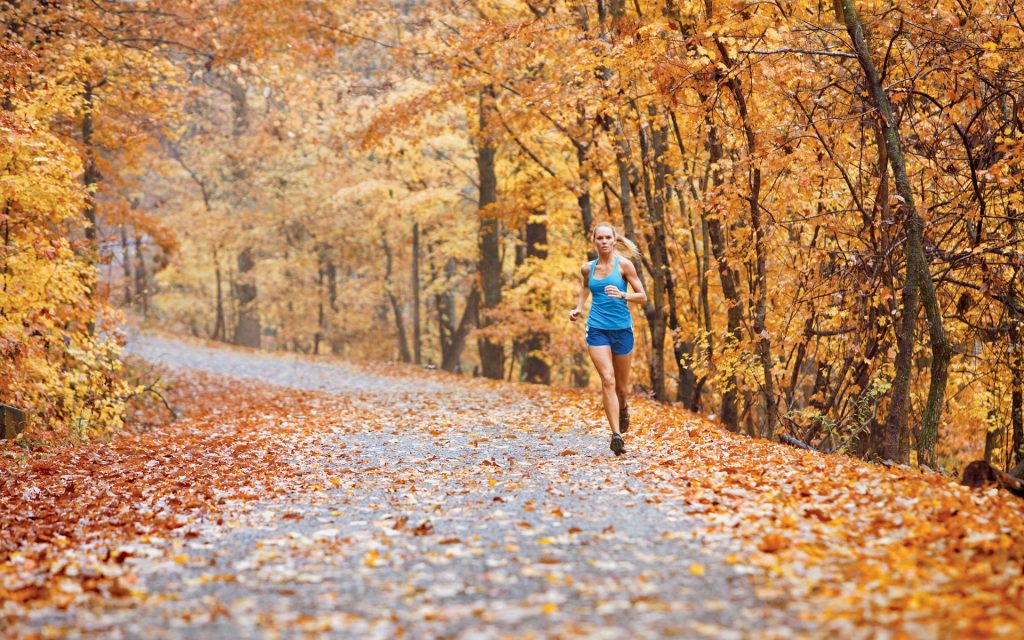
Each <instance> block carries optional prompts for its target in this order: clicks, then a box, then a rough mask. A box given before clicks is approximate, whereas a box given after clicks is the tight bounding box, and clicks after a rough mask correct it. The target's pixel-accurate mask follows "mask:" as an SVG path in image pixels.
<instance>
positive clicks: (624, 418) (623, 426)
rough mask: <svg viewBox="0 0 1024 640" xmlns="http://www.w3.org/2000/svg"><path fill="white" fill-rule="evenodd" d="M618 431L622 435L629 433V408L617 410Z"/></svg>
mask: <svg viewBox="0 0 1024 640" xmlns="http://www.w3.org/2000/svg"><path fill="white" fill-rule="evenodd" d="M619 431H620V432H622V433H626V432H627V431H629V408H627V407H622V408H621V409H619Z"/></svg>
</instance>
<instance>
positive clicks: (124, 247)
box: [121, 224, 132, 307]
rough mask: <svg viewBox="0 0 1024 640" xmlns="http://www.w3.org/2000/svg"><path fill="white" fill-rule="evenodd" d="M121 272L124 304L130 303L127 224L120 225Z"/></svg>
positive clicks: (130, 285) (130, 277)
mask: <svg viewBox="0 0 1024 640" xmlns="http://www.w3.org/2000/svg"><path fill="white" fill-rule="evenodd" d="M121 272H122V274H123V276H124V287H123V291H124V306H125V307H129V306H131V304H132V254H131V250H130V249H129V248H128V225H125V224H122V225H121Z"/></svg>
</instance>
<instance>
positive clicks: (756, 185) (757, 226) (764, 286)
mask: <svg viewBox="0 0 1024 640" xmlns="http://www.w3.org/2000/svg"><path fill="white" fill-rule="evenodd" d="M715 43H716V45H717V46H718V50H719V52H720V53H721V55H722V57H723V59H725V60H726V61H727V64H728V65H729V67H730V68H731V67H732V61H731V60H729V52H728V50H727V49H726V47H725V46H724V45H723V44H722V43H721V42H720V41H719V40H718V39H717V38H716V39H715ZM728 85H729V91H730V93H731V94H732V97H733V100H734V101H735V102H736V109H737V111H738V112H739V116H740V122H741V123H742V125H743V133H744V137H745V138H746V143H747V161H748V162H749V163H750V169H749V171H750V183H749V185H748V186H749V188H750V193H749V194H748V196H747V202H748V204H749V206H750V224H751V226H753V228H754V255H755V260H754V264H755V267H754V273H755V290H754V292H753V294H754V317H753V325H754V336H753V337H754V340H755V341H756V344H757V347H756V350H757V355H758V358H759V359H760V361H761V373H762V376H763V378H764V380H763V382H762V387H761V391H762V397H763V398H764V422H763V424H762V426H761V434H760V435H761V437H763V438H767V439H769V440H771V439H773V438H774V436H775V420H776V409H775V405H776V399H775V381H774V378H773V373H772V369H773V367H772V350H771V336H770V335H769V334H768V330H767V328H766V326H765V320H766V317H767V313H768V267H767V259H768V255H767V254H768V246H767V234H766V231H765V228H764V223H763V221H762V219H761V168H760V167H759V166H758V164H757V158H756V154H757V136H756V134H755V133H754V129H753V127H752V126H751V124H750V118H749V116H748V113H747V101H746V97H745V96H744V95H743V88H742V86H741V85H740V81H739V79H738V78H737V77H736V76H735V75H730V76H729V79H728Z"/></svg>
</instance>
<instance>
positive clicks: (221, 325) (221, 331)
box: [210, 249, 227, 342]
mask: <svg viewBox="0 0 1024 640" xmlns="http://www.w3.org/2000/svg"><path fill="white" fill-rule="evenodd" d="M213 275H214V278H215V279H216V284H217V301H216V311H215V314H216V316H215V318H214V323H213V335H212V336H210V337H211V338H212V339H213V340H220V341H221V342H226V341H227V322H226V319H225V317H224V291H223V286H222V284H221V280H222V278H221V275H220V257H219V256H218V255H217V250H216V249H214V251H213Z"/></svg>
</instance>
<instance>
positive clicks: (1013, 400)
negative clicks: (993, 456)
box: [1006, 318, 1024, 467]
mask: <svg viewBox="0 0 1024 640" xmlns="http://www.w3.org/2000/svg"><path fill="white" fill-rule="evenodd" d="M1010 322H1011V323H1012V325H1011V329H1010V428H1011V430H1012V434H1013V440H1012V443H1011V449H1010V454H1009V455H1008V456H1006V459H1007V460H1008V461H1009V463H1010V464H1009V466H1010V467H1013V466H1015V465H1018V464H1020V463H1021V462H1024V353H1022V352H1021V344H1020V330H1019V328H1018V322H1019V320H1018V319H1017V318H1011V319H1010Z"/></svg>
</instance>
